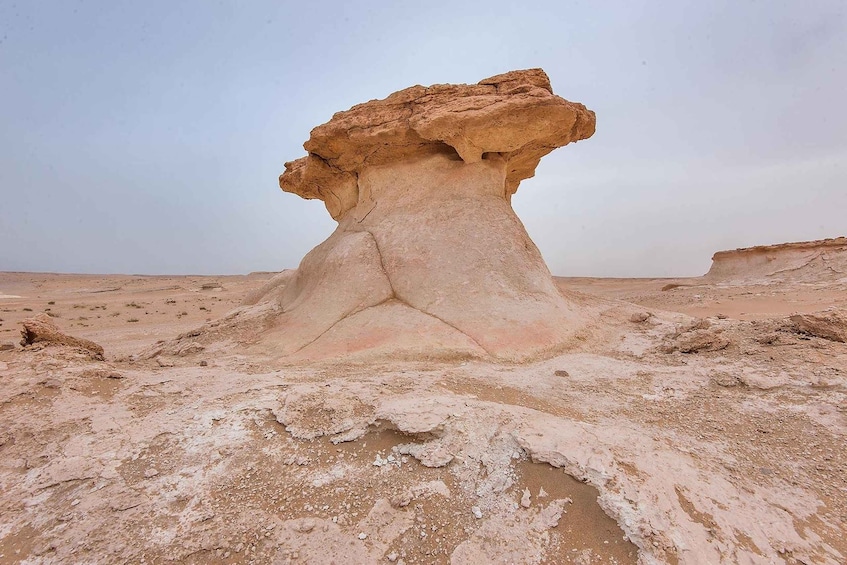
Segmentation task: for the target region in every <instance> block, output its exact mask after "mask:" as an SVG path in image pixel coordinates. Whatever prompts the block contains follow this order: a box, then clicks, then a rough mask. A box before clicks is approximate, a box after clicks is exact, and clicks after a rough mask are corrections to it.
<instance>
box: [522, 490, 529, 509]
mask: <svg viewBox="0 0 847 565" xmlns="http://www.w3.org/2000/svg"><path fill="white" fill-rule="evenodd" d="M530 504H532V495H531V494H530V493H529V489H528V488H525V489H523V496H522V497H521V506H523V507H524V508H529V505H530Z"/></svg>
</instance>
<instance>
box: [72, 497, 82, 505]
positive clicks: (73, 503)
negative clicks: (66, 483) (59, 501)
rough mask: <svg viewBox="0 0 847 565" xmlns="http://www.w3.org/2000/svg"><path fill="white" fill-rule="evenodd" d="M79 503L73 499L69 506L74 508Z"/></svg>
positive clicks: (76, 499)
mask: <svg viewBox="0 0 847 565" xmlns="http://www.w3.org/2000/svg"><path fill="white" fill-rule="evenodd" d="M79 503H80V500H79V499H78V498H75V499H73V501H72V502H71V506H76V505H77V504H79Z"/></svg>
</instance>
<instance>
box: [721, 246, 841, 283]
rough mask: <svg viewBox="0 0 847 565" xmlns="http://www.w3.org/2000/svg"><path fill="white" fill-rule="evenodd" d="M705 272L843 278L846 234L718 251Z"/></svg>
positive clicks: (726, 276)
mask: <svg viewBox="0 0 847 565" xmlns="http://www.w3.org/2000/svg"><path fill="white" fill-rule="evenodd" d="M706 276H707V277H708V278H710V279H719V280H737V281H747V282H753V281H760V282H767V281H781V282H790V281H796V282H817V281H838V280H844V281H845V282H847V237H837V238H832V239H821V240H815V241H801V242H793V243H782V244H777V245H762V246H756V247H746V248H741V249H734V250H730V251H718V252H717V253H715V254H714V256H712V267H711V268H710V269H709V272H708V273H707V274H706Z"/></svg>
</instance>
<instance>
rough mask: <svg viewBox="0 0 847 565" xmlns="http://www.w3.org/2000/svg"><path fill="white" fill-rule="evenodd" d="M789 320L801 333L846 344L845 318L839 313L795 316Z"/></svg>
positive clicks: (846, 325) (846, 322)
mask: <svg viewBox="0 0 847 565" xmlns="http://www.w3.org/2000/svg"><path fill="white" fill-rule="evenodd" d="M790 319H791V322H792V323H793V324H794V326H795V328H796V329H797V330H798V331H799V332H801V333H804V334H809V335H813V336H815V337H821V338H823V339H828V340H830V341H838V342H841V343H847V317H845V316H844V315H843V314H841V313H839V312H836V311H830V312H815V313H812V314H795V315H793V316H791V317H790Z"/></svg>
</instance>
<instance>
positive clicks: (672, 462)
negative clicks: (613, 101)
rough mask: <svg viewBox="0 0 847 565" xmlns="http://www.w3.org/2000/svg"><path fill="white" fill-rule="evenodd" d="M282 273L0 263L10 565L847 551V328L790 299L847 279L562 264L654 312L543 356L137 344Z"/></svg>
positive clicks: (705, 559)
mask: <svg viewBox="0 0 847 565" xmlns="http://www.w3.org/2000/svg"><path fill="white" fill-rule="evenodd" d="M271 276H272V274H252V275H249V276H240V277H141V276H77V275H47V274H44V275H41V274H22V273H0V349H2V350H0V424H2V425H0V563H3V564H7V563H169V562H178V563H219V564H224V563H227V564H228V563H274V564H282V563H337V564H342V563H343V564H346V563H406V564H413V563H455V564H461V563H550V564H552V563H576V564H592V563H615V564H631V563H642V564H650V563H697V564H699V563H804V564H839V563H845V562H847V541H845V540H847V535H845V534H847V442H845V433H847V344H845V343H842V342H839V341H837V340H835V339H833V336H832V335H829V336H827V337H821V335H822V334H821V332H816V331H815V329H814V328H811V329H810V328H809V327H805V326H804V327H803V328H801V327H799V326H798V325H797V324H796V323H794V322H792V321H791V319H790V318H789V316H790V315H791V314H794V313H798V312H801V313H802V312H817V311H822V310H827V309H830V310H829V312H835V313H838V312H841V313H843V312H845V311H847V292H845V286H844V284H843V283H840V285H839V283H830V284H819V285H816V284H810V283H804V284H792V283H780V284H767V285H766V284H762V285H755V284H752V285H751V284H745V285H732V284H725V285H721V284H714V283H709V282H707V281H705V280H704V279H678V280H673V281H669V280H661V279H637V280H626V279H557V284H559V285H560V286H561V287H562V288H568V289H571V290H575V291H579V292H583V293H589V294H595V295H599V296H602V297H604V298H607V299H610V300H624V301H627V302H630V303H634V304H637V305H639V307H640V308H642V309H643V315H641V316H637V315H636V316H634V317H633V318H632V319H631V320H627V321H626V322H625V323H621V322H619V321H614V322H610V325H609V329H608V331H606V332H604V333H602V335H600V334H593V335H589V336H586V338H585V343H584V346H583V347H580V348H577V349H575V350H573V351H571V352H568V353H565V354H563V355H560V356H558V357H556V358H553V359H549V360H546V361H542V362H538V363H532V364H525V365H509V364H494V363H486V362H481V361H465V362H456V363H433V362H400V361H397V362H392V361H391V360H386V361H384V362H380V363H376V364H374V363H372V364H367V365H366V364H356V363H324V364H313V365H308V366H272V365H265V364H262V363H261V362H258V361H257V360H256V359H254V358H249V357H247V356H245V355H243V354H242V353H241V352H240V351H239V350H238V348H235V347H234V348H232V349H231V350H229V351H225V352H221V351H215V352H214V353H213V354H211V353H209V352H206V351H204V350H203V349H202V348H195V349H192V350H188V351H186V352H185V353H186V354H185V355H184V356H172V357H158V358H155V359H141V358H139V357H137V356H136V355H137V353H138V352H139V351H141V350H142V349H144V348H146V347H149V346H151V345H153V344H155V343H156V342H157V341H159V340H165V339H170V338H172V337H174V336H175V335H177V334H179V333H182V332H185V331H187V330H190V329H192V328H195V327H197V326H199V325H200V324H202V323H204V322H206V321H208V320H211V319H214V318H218V317H220V316H222V315H224V314H225V313H226V312H227V311H229V310H230V309H231V308H233V307H234V306H236V305H237V304H238V303H239V302H240V300H241V299H242V298H243V297H244V296H245V295H246V294H248V293H249V292H250V291H251V290H255V289H257V288H259V287H261V286H262V285H263V284H264V283H265V282H267V280H268V279H269V278H270V277H271ZM663 288H664V289H666V290H662V289H663ZM45 312H46V313H47V314H48V315H49V316H51V318H52V320H53V321H54V322H55V323H56V325H57V326H59V327H60V328H61V329H62V331H64V332H66V333H68V334H71V335H74V336H78V337H81V338H86V339H89V340H92V341H94V342H97V343H99V344H100V345H102V346H103V347H104V349H105V351H106V355H105V360H102V361H100V360H96V359H92V358H91V356H90V355H88V354H87V353H86V352H85V351H84V350H79V349H74V348H69V347H58V346H47V345H41V344H35V345H30V346H28V347H25V348H24V347H21V346H20V345H19V344H18V342H19V340H20V328H21V325H20V322H21V321H22V320H23V319H25V318H28V317H30V316H32V315H34V314H39V313H45ZM836 337H837V336H836Z"/></svg>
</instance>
